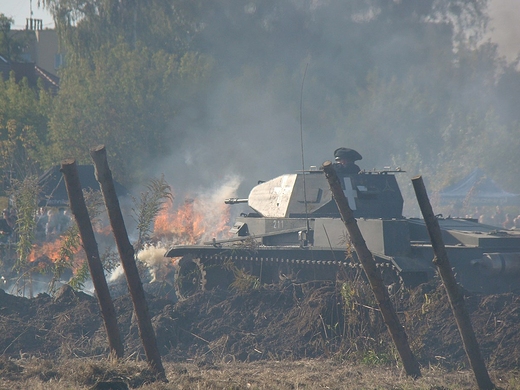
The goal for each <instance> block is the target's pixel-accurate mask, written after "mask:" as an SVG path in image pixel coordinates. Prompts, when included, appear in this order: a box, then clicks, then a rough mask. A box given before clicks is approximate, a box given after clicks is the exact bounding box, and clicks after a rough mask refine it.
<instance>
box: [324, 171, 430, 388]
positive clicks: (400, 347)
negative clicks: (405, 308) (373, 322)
mask: <svg viewBox="0 0 520 390" xmlns="http://www.w3.org/2000/svg"><path fill="white" fill-rule="evenodd" d="M323 171H324V172H325V176H326V177H327V180H328V182H329V186H330V189H331V191H332V195H333V197H334V200H335V201H336V204H337V205H338V209H339V212H340V214H341V219H342V220H343V222H344V224H345V226H346V228H347V231H348V234H349V236H350V240H351V242H352V245H353V246H354V249H355V250H356V253H357V257H358V259H359V261H360V262H361V265H362V266H363V269H364V271H365V274H366V276H367V278H368V281H369V282H370V286H371V287H372V291H373V292H374V295H375V297H376V299H377V302H378V305H379V309H380V310H381V314H382V315H383V320H384V321H385V324H386V326H387V328H388V331H389V332H390V335H391V336H392V340H393V341H394V344H395V346H396V348H397V351H398V352H399V355H400V356H401V360H402V361H403V366H404V369H405V371H406V374H407V375H409V376H411V377H413V378H419V377H420V376H421V369H420V367H419V363H418V362H417V359H416V358H415V356H414V355H413V353H412V350H411V349H410V345H409V344H408V336H407V335H406V332H405V330H404V328H403V326H402V325H401V323H400V321H399V317H397V313H396V311H395V309H394V307H393V304H392V301H391V300H390V295H389V293H388V289H387V288H386V286H385V285H384V283H383V278H382V276H381V272H380V271H379V270H378V269H377V267H376V262H375V261H374V257H373V256H372V253H371V252H370V251H369V250H368V247H367V245H366V242H365V240H364V238H363V235H362V234H361V231H360V230H359V226H358V225H357V221H356V219H355V218H354V215H353V213H352V210H351V209H350V207H349V205H348V200H347V198H346V197H345V194H344V193H343V189H342V188H341V184H340V182H339V179H338V176H337V174H336V171H335V170H334V167H333V165H332V163H331V162H330V161H326V162H324V163H323Z"/></svg>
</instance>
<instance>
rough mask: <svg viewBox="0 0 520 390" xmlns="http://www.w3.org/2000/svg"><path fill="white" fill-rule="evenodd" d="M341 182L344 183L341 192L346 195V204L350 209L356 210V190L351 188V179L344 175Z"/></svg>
mask: <svg viewBox="0 0 520 390" xmlns="http://www.w3.org/2000/svg"><path fill="white" fill-rule="evenodd" d="M343 182H344V183H345V189H344V190H343V193H344V194H345V196H346V197H347V200H348V205H349V207H350V209H351V210H356V198H357V190H355V189H353V188H352V181H351V180H350V177H344V178H343Z"/></svg>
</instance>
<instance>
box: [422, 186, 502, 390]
mask: <svg viewBox="0 0 520 390" xmlns="http://www.w3.org/2000/svg"><path fill="white" fill-rule="evenodd" d="M412 183H413V188H414V190H415V196H416V197H417V201H418V202H419V207H420V208H421V212H422V215H423V218H424V222H425V223H426V227H427V229H428V234H429V235H430V240H431V242H432V247H433V252H434V254H435V258H434V259H433V263H434V264H435V265H436V266H437V268H438V270H439V274H440V276H441V279H442V283H443V284H444V288H445V289H446V292H447V294H448V299H449V301H450V305H451V309H452V311H453V314H454V316H455V320H456V322H457V326H458V328H459V332H460V334H461V336H462V343H463V345H464V350H465V351H466V355H467V356H468V359H469V362H470V364H471V368H472V369H473V372H474V373H475V378H476V380H477V384H478V387H479V389H481V390H489V389H494V388H495V385H493V383H492V382H491V379H490V378H489V375H488V371H487V369H486V365H485V364H484V360H483V359H482V356H481V354H480V348H479V345H478V342H477V338H476V337H475V332H474V331H473V326H472V325H471V319H470V317H469V314H468V312H467V310H466V304H465V302H464V295H463V294H462V291H461V289H460V288H459V286H458V284H457V281H456V280H455V275H453V271H452V270H451V265H450V261H449V260H448V254H447V253H446V247H445V246H444V241H443V239H442V233H441V228H440V226H439V221H437V218H436V217H435V215H434V214H433V209H432V206H431V204H430V200H429V198H428V194H427V192H426V187H425V186H424V183H423V180H422V177H421V176H416V177H414V178H413V179H412Z"/></svg>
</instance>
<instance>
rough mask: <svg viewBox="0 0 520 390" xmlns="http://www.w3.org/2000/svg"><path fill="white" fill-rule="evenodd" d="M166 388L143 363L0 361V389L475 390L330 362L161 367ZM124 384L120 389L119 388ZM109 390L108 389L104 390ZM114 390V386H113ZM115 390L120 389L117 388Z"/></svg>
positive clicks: (511, 375) (437, 373)
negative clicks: (104, 384) (100, 385)
mask: <svg viewBox="0 0 520 390" xmlns="http://www.w3.org/2000/svg"><path fill="white" fill-rule="evenodd" d="M165 369H166V373H167V378H168V383H162V382H154V381H153V375H152V374H151V372H150V370H149V369H148V367H147V365H146V364H145V363H144V362H134V361H128V360H127V361H124V362H113V361H110V360H106V359H99V360H96V359H85V360H84V359H68V360H64V361H51V360H42V359H36V358H30V359H19V360H8V359H5V358H4V359H0V377H1V379H0V389H6V390H7V389H9V390H11V389H35V390H39V389H41V390H44V389H45V390H46V389H52V390H65V389H95V388H97V387H96V384H97V383H98V382H119V386H121V385H122V386H128V387H127V388H130V389H132V388H140V389H142V390H165V389H215V390H216V389H259V390H260V389H281V390H284V389H287V390H294V389H373V390H377V389H392V390H398V389H402V390H407V389H418V390H421V389H424V390H448V389H450V390H451V389H453V390H459V389H460V390H462V389H474V388H477V385H476V382H475V379H474V375H473V373H472V372H471V371H468V370H465V371H446V370H444V369H442V368H439V367H429V368H424V367H423V369H422V373H423V376H422V378H420V379H417V380H413V379H411V378H408V377H407V376H406V375H405V374H404V371H403V370H402V369H400V368H397V367H389V366H369V365H354V364H351V363H344V362H336V361H334V360H331V359H328V360H302V361H294V362H289V361H286V362H279V361H263V362H254V363H237V362H233V363H229V364H226V363H222V364H216V365H204V366H200V365H197V364H194V363H166V364H165ZM490 374H491V377H492V380H493V382H494V383H495V385H497V386H498V387H499V388H500V389H504V390H509V389H511V390H514V389H520V373H518V372H491V373H490ZM125 384H126V385H125ZM104 388H110V387H104ZM114 388H115V387H114ZM118 388H121V387H118Z"/></svg>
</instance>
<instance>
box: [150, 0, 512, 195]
mask: <svg viewBox="0 0 520 390" xmlns="http://www.w3.org/2000/svg"><path fill="white" fill-rule="evenodd" d="M289 3H290V2H287V3H283V2H281V3H280V7H282V8H283V7H286V8H285V9H282V10H281V11H280V10H279V9H278V11H280V13H279V14H278V15H277V14H276V12H274V11H272V9H269V5H268V4H267V3H255V2H252V3H250V4H249V5H248V6H247V7H245V8H244V9H243V10H240V9H236V10H233V11H229V12H230V13H231V14H232V15H231V16H230V14H228V13H226V12H227V11H226V12H224V11H223V10H216V11H215V8H211V11H208V15H203V17H202V19H203V22H204V24H205V25H206V26H207V28H206V29H205V30H203V31H202V32H201V33H200V35H199V36H198V37H197V42H198V45H199V46H198V47H199V48H202V49H203V50H206V51H205V52H207V53H209V54H211V55H214V56H216V58H217V63H219V65H220V69H219V73H218V74H219V80H218V82H215V83H213V84H211V86H209V87H208V89H207V91H205V95H204V98H203V99H202V100H200V101H197V104H196V105H190V106H188V107H184V109H183V110H182V111H180V112H179V113H178V114H177V115H176V117H175V119H174V121H173V122H172V123H171V127H172V131H173V132H174V133H175V134H180V133H182V136H178V137H177V138H175V139H174V140H173V143H172V145H171V155H170V156H169V157H168V158H166V159H163V160H161V161H159V162H158V164H157V165H154V166H153V167H150V174H153V175H157V173H158V172H160V173H164V175H165V178H166V180H167V181H168V182H169V183H171V184H172V186H173V187H174V189H175V194H176V202H182V200H184V199H185V198H186V197H191V196H193V194H201V193H209V192H213V191H214V190H215V188H217V187H218V186H219V185H223V183H224V182H225V181H226V180H227V179H226V178H228V177H237V178H239V180H240V183H239V185H238V186H237V189H236V192H237V194H236V195H237V196H238V197H241V198H246V197H247V196H248V194H249V191H250V190H251V188H252V187H253V186H254V185H256V184H257V182H258V181H260V180H269V179H271V178H274V177H276V176H278V175H281V174H284V173H291V172H295V171H298V170H301V169H308V168H309V167H310V166H311V165H315V166H320V165H321V164H322V163H323V161H325V160H330V159H332V158H333V156H332V153H333V151H334V150H335V149H336V148H337V147H340V146H345V147H350V148H354V149H356V150H358V151H359V152H360V153H361V154H362V155H363V160H362V161H361V162H360V163H359V165H360V166H361V168H362V169H367V170H371V169H381V168H383V167H385V166H392V167H394V166H396V165H399V166H401V168H402V169H403V170H405V171H407V173H406V174H403V175H402V176H404V175H407V176H408V178H407V180H404V181H407V182H408V183H409V178H411V177H413V176H415V175H417V174H425V175H427V176H429V177H430V178H431V181H430V183H432V186H435V187H436V188H437V189H438V187H440V186H441V185H445V184H449V182H450V180H456V179H458V178H460V177H462V176H463V175H464V174H466V173H467V172H466V171H464V170H467V171H469V170H471V169H472V168H473V167H474V166H475V165H476V164H478V163H479V161H481V160H479V159H480V157H479V154H478V153H475V151H474V150H471V149H469V148H467V145H468V139H470V138H468V137H461V139H462V141H460V140H454V142H451V141H450V142H448V146H449V149H448V150H443V142H445V140H446V139H448V138H449V137H450V136H451V134H450V132H452V133H453V134H455V135H457V134H461V133H464V131H465V128H464V126H468V123H466V122H464V120H465V118H460V119H459V118H456V117H453V118H450V115H452V112H450V109H451V107H453V104H452V103H456V104H460V107H468V112H469V113H473V112H476V113H485V112H486V110H487V109H488V107H489V104H490V102H491V101H492V99H493V96H491V95H490V94H489V93H488V91H487V90H484V89H483V88H484V87H485V85H484V84H485V82H484V81H483V80H485V81H486V82H487V81H488V80H487V79H486V78H485V77H489V68H486V67H485V66H484V67H483V69H480V68H478V66H480V64H477V65H476V68H477V70H475V72H474V74H471V77H467V78H466V79H464V77H465V75H463V76H461V79H460V80H456V81H457V82H456V83H454V82H453V79H451V80H448V79H447V77H449V76H451V75H452V74H454V73H456V72H459V69H456V66H454V67H453V69H451V68H450V66H452V64H453V63H454V61H455V60H454V53H453V50H451V49H453V48H452V47H451V44H452V39H453V29H452V27H450V26H449V25H448V24H446V23H440V22H433V21H432V22H431V23H429V24H428V23H425V22H424V20H422V21H419V19H420V17H415V16H414V15H413V12H412V11H408V10H407V9H406V7H404V6H400V4H401V3H400V2H391V1H389V2H382V3H381V4H384V5H381V7H386V8H385V9H383V8H381V9H377V8H374V7H376V6H375V5H374V6H367V5H366V4H369V3H368V2H357V3H356V2H353V4H354V5H353V4H347V3H343V2H334V1H325V2H321V1H313V2H311V3H312V4H311V5H307V7H308V8H307V9H305V7H306V5H301V4H300V6H298V7H296V6H295V7H294V8H293V9H289V8H290V7H289V6H288V5H287V4H289ZM514 3H515V2H514V1H513V0H508V1H504V2H499V1H497V0H495V1H492V2H491V3H490V4H491V6H490V16H491V17H492V18H493V20H492V24H493V25H494V26H495V31H494V32H493V34H492V35H491V37H492V39H493V41H496V42H498V43H499V46H500V47H501V50H506V48H509V49H507V50H509V53H511V55H512V56H515V55H516V53H515V48H514V46H511V45H509V44H508V43H507V42H513V41H512V40H509V39H510V37H511V36H512V35H513V36H516V35H514V34H516V30H517V29H518V27H517V24H516V23H512V22H511V21H508V20H507V19H506V18H507V17H508V16H509V15H510V14H509V15H508V14H507V12H505V13H504V12H503V11H504V10H509V11H511V9H512V8H515V7H514V5H515V4H514ZM219 4H220V3H219ZM305 4H307V3H305ZM362 4H365V8H363V6H362ZM371 4H373V3H371ZM443 4H444V3H443ZM446 4H447V3H446ZM221 5H222V4H220V6H221ZM253 5H254V6H253ZM356 6H357V7H358V10H357V11H352V10H353V7H356ZM215 7H217V8H218V6H215ZM417 7H419V6H417ZM273 9H274V8H273ZM417 9H418V8H417ZM289 10H290V11H291V12H289ZM389 10H390V11H389ZM219 11H220V12H222V14H219V13H218V12H219ZM422 11H424V9H420V12H422ZM212 12H213V14H211V13H212ZM215 12H216V13H215ZM240 12H243V14H244V15H241V16H240V15H239V14H240ZM284 12H285V13H284ZM348 12H350V16H349V13H348ZM385 12H386V13H385ZM399 13H401V14H402V15H401V14H399ZM398 14H399V15H398ZM237 15H238V16H237ZM280 15H281V16H282V17H283V18H282V17H281V16H280ZM217 16H218V17H217ZM401 16H402V17H403V20H405V21H406V23H395V21H396V20H398V18H399V17H401ZM219 18H220V19H219ZM233 18H234V19H233ZM385 18H388V19H389V20H392V23H386V22H384V20H386V19H385ZM231 19H232V20H231ZM379 19H381V20H379ZM244 21H246V22H247V21H249V22H250V23H246V22H244ZM232 22H237V24H233V23H232ZM241 23H242V24H241ZM421 23H422V24H421ZM302 26H305V27H302ZM506 30H507V31H508V32H509V33H508V34H507V37H508V39H506V35H503V34H502V31H506ZM269 34H270V35H269ZM265 36H269V37H270V38H271V39H270V40H268V39H265ZM266 41H267V43H266ZM512 44H513V43H512ZM217 56H220V57H217ZM483 64H484V63H483ZM472 65H474V64H472V63H461V64H460V66H461V67H462V68H466V67H467V68H468V69H469V68H470V67H471V66H472ZM484 65H485V64H484ZM307 66H308V71H307V74H306V77H305V80H304V70H305V69H306V67H307ZM486 72H488V73H487V74H486ZM410 73H411V74H412V76H409V74H410ZM481 75H482V77H480V76H481ZM374 79H376V80H377V82H374V83H373V84H371V82H373V80H374ZM459 81H460V82H459ZM374 85H375V86H377V87H378V88H379V89H373V87H374ZM300 104H302V105H301V107H300ZM461 110H462V109H461ZM482 117H484V114H483V115H482ZM300 118H301V121H300ZM457 121H458V122H457ZM477 121H480V118H477ZM469 125H472V124H469ZM486 125H487V124H484V123H483V122H482V121H481V123H477V124H476V125H475V129H476V130H475V129H473V130H472V131H474V132H475V135H474V137H473V138H472V139H482V138H479V135H480V134H479V133H478V131H485V126H486ZM477 130H478V131H477ZM459 142H464V144H463V145H460V151H458V150H457V148H458V147H459ZM302 149H303V154H302ZM455 153H457V155H458V156H459V163H458V165H457V166H453V167H452V168H453V169H452V170H437V169H436V168H439V167H443V165H442V164H443V159H445V156H448V154H449V155H450V156H451V157H450V158H453V157H452V156H453V155H454V154H455ZM412 154H415V155H416V157H413V158H412V157H410V156H411V155H412ZM446 158H448V157H446ZM302 160H303V161H302ZM490 173H492V172H490ZM426 180H428V177H426ZM224 198H225V197H222V199H221V201H223V200H224ZM407 202H414V199H407Z"/></svg>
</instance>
